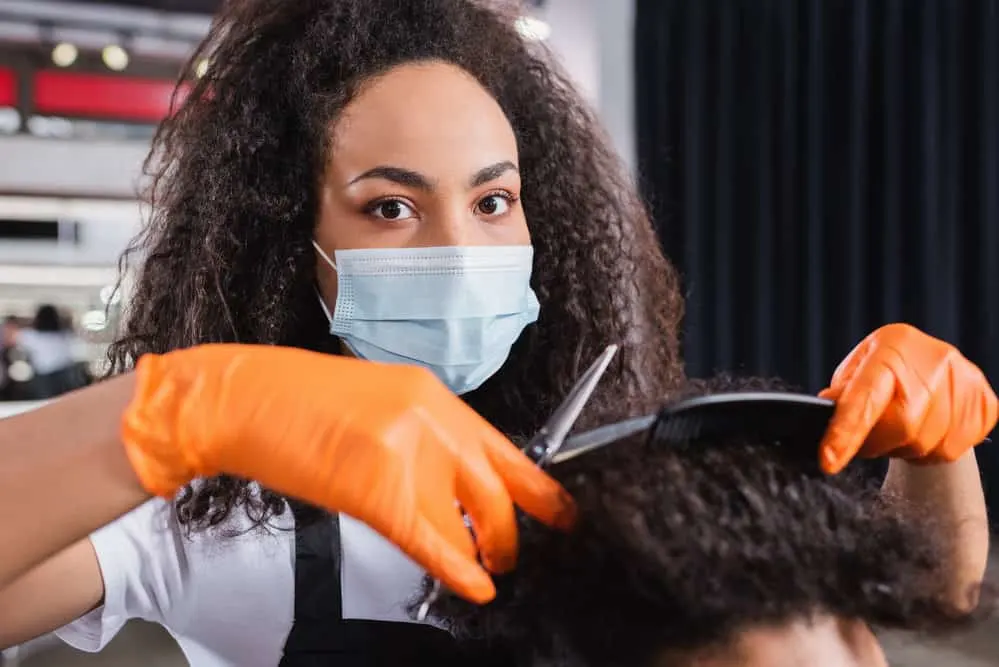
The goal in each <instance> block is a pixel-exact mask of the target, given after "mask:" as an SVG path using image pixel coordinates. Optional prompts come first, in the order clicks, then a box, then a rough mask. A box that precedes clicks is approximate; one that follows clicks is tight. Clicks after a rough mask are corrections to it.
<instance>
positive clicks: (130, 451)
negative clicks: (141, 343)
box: [121, 355, 203, 498]
mask: <svg viewBox="0 0 999 667" xmlns="http://www.w3.org/2000/svg"><path fill="white" fill-rule="evenodd" d="M170 361H171V360H170V359H169V358H168V356H161V355H146V356H144V357H142V358H141V359H140V360H139V363H138V364H137V365H136V369H135V372H134V373H133V374H132V375H133V377H134V380H133V392H132V398H131V400H130V401H129V403H128V405H127V407H126V408H125V411H124V413H123V414H122V420H121V441H122V444H123V446H124V448H125V452H126V454H127V455H128V460H129V462H130V463H131V465H132V468H133V470H134V471H135V474H136V476H137V477H138V478H139V482H140V483H141V484H142V486H143V488H144V489H145V490H146V491H147V492H149V493H151V494H153V495H156V496H161V497H165V498H172V497H173V496H175V495H176V493H177V491H179V490H180V488H181V487H183V486H184V485H185V484H187V483H188V482H190V481H191V480H192V479H194V478H195V477H197V476H199V468H201V467H203V466H199V465H198V461H197V458H196V457H194V456H192V452H193V451H196V449H197V448H196V443H195V442H193V439H192V438H191V436H192V435H193V434H187V433H183V432H182V429H181V425H182V423H183V422H182V419H181V416H182V415H183V413H184V411H185V410H184V407H185V406H184V403H185V401H184V399H185V396H186V395H187V394H188V390H189V386H190V383H189V382H188V381H186V379H185V378H184V377H183V374H182V373H177V372H176V369H173V368H172V367H171V363H170Z"/></svg>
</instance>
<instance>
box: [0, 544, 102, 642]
mask: <svg viewBox="0 0 999 667" xmlns="http://www.w3.org/2000/svg"><path fill="white" fill-rule="evenodd" d="M103 597H104V581H103V578H102V577H101V570H100V565H99V563H98V561H97V555H96V554H95V553H94V547H93V545H92V544H91V542H90V540H89V539H84V540H81V541H79V542H77V543H76V544H74V545H72V546H70V547H69V548H67V549H64V550H63V551H61V552H59V553H57V554H56V555H55V556H53V557H51V558H50V559H48V560H47V561H45V562H44V563H42V564H41V565H39V566H38V567H36V568H34V569H32V570H30V571H28V572H27V573H25V574H24V575H22V576H21V577H19V578H18V579H16V580H15V581H14V582H13V583H11V584H10V585H8V586H6V587H4V588H0V649H5V648H9V647H11V646H16V645H17V644H23V643H24V642H26V641H28V640H30V639H34V638H36V637H40V636H41V635H43V634H45V633H47V632H51V631H52V630H55V629H56V628H60V627H62V626H64V625H66V624H68V623H70V622H72V621H74V620H76V619H78V618H80V617H81V616H83V615H84V614H86V613H87V612H88V611H90V610H91V609H94V608H96V607H97V606H99V605H100V604H101V601H102V599H103Z"/></svg>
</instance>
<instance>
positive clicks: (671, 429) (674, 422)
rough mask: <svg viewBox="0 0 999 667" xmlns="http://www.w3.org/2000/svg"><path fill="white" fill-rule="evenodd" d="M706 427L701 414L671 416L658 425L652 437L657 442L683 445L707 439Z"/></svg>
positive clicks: (661, 420) (660, 421)
mask: <svg viewBox="0 0 999 667" xmlns="http://www.w3.org/2000/svg"><path fill="white" fill-rule="evenodd" d="M704 426H705V424H704V419H703V417H702V416H701V415H699V414H677V415H669V416H668V417H665V418H664V419H660V420H659V421H658V422H657V423H656V426H655V429H654V430H653V431H652V432H651V433H650V437H651V438H652V440H653V441H656V442H664V443H668V444H682V443H685V442H689V441H691V440H697V439H700V438H703V437H705V432H704V431H705V428H704Z"/></svg>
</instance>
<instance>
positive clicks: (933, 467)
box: [882, 450, 989, 610]
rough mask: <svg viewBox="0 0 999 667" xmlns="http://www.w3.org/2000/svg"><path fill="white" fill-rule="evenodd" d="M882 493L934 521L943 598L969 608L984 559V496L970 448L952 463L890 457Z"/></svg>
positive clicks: (986, 542)
mask: <svg viewBox="0 0 999 667" xmlns="http://www.w3.org/2000/svg"><path fill="white" fill-rule="evenodd" d="M882 492H883V493H884V494H885V495H886V496H888V497H895V498H901V499H904V500H905V502H906V503H907V504H909V505H910V506H911V507H912V508H913V509H914V510H915V511H917V512H921V513H925V516H932V517H933V518H934V520H935V521H938V522H939V524H940V529H941V531H942V532H943V535H942V537H943V541H944V542H945V544H946V545H947V548H948V551H947V553H946V554H944V556H945V558H946V562H947V564H948V567H947V572H948V580H947V582H946V595H947V597H948V598H949V599H950V600H951V601H952V602H953V604H954V605H955V606H956V607H957V608H958V609H962V610H964V609H968V608H969V607H974V605H975V604H976V601H977V595H976V589H977V587H978V585H980V584H981V583H982V580H983V579H984V577H985V566H986V564H987V563H988V557H989V523H988V516H987V514H986V510H985V494H984V493H983V491H982V481H981V477H980V476H979V473H978V462H977V460H976V459H975V452H974V450H969V451H968V452H967V453H965V454H964V455H963V456H962V457H961V458H959V459H958V460H956V461H954V462H953V463H937V464H912V463H907V462H906V461H903V460H901V459H892V461H891V463H890V464H889V467H888V477H887V478H886V479H885V483H884V486H883V487H882Z"/></svg>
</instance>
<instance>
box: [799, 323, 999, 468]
mask: <svg viewBox="0 0 999 667" xmlns="http://www.w3.org/2000/svg"><path fill="white" fill-rule="evenodd" d="M819 395H820V396H822V397H824V398H829V399H832V400H835V401H836V412H835V414H834V415H833V419H832V421H831V422H830V424H829V429H828V430H827V431H826V435H825V438H824V439H823V441H822V445H821V448H820V460H821V463H822V468H823V470H825V471H826V472H827V473H829V474H835V473H837V472H839V471H840V470H842V469H843V468H844V467H845V466H846V464H847V463H849V462H850V461H851V460H852V459H853V458H854V457H855V456H857V455H858V454H859V455H860V456H863V457H866V458H876V457H881V456H892V457H897V458H904V459H913V460H918V461H924V462H930V463H933V462H945V461H954V460H956V459H958V458H960V457H961V455H962V454H964V453H965V452H966V451H968V450H969V449H970V448H972V447H974V446H976V445H977V444H979V443H980V442H982V440H984V438H985V437H986V436H987V435H988V433H989V432H990V431H991V430H992V429H993V428H995V425H996V415H997V405H996V395H995V393H994V392H993V391H992V388H991V387H990V386H989V382H988V380H987V379H986V378H985V376H984V375H983V374H982V371H981V370H979V369H978V367H977V366H975V365H974V364H973V363H971V362H970V361H968V360H967V359H966V358H964V356H962V355H961V353H960V352H959V351H958V350H957V349H956V348H955V347H953V346H952V345H948V344H947V343H945V342H943V341H941V340H937V339H936V338H932V337H930V336H928V335H927V334H925V333H923V332H922V331H920V330H919V329H916V328H914V327H911V326H909V325H907V324H889V325H887V326H884V327H881V328H880V329H878V330H877V331H875V332H874V333H872V334H871V335H869V336H868V337H867V338H865V339H864V340H863V341H862V342H861V343H860V345H858V346H857V347H856V348H854V350H853V351H852V352H850V354H849V355H848V356H847V357H846V359H844V360H843V363H841V364H840V365H839V368H837V369H836V372H835V373H834V374H833V378H832V382H831V383H830V385H829V387H828V388H826V389H824V390H823V391H822V392H821V393H820V394H819Z"/></svg>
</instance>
